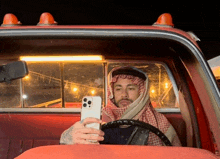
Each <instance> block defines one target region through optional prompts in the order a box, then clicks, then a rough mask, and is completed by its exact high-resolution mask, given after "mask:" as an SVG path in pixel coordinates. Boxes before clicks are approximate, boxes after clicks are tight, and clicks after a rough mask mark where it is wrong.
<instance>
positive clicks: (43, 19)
mask: <svg viewBox="0 0 220 159" xmlns="http://www.w3.org/2000/svg"><path fill="white" fill-rule="evenodd" d="M37 25H39V26H45V25H57V22H56V21H55V20H54V18H53V16H52V15H51V14H50V13H48V12H45V13H42V14H41V16H40V21H39V23H38V24H37Z"/></svg>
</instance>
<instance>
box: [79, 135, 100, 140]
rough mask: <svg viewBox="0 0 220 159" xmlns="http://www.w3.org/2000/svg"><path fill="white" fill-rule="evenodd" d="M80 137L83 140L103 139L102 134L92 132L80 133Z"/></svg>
mask: <svg viewBox="0 0 220 159" xmlns="http://www.w3.org/2000/svg"><path fill="white" fill-rule="evenodd" d="M79 138H80V139H84V140H95V141H103V140H104V137H103V136H98V135H94V134H82V135H80V136H79Z"/></svg>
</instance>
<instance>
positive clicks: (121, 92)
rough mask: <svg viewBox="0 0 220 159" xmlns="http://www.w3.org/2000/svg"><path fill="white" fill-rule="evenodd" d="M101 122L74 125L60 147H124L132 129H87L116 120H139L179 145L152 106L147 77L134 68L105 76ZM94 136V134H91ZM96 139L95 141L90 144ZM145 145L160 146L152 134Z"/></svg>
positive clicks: (89, 120)
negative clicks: (104, 99) (90, 125)
mask: <svg viewBox="0 0 220 159" xmlns="http://www.w3.org/2000/svg"><path fill="white" fill-rule="evenodd" d="M102 113H103V114H102V121H101V120H98V119H95V118H87V119H85V120H84V121H81V122H76V123H75V124H74V125H73V126H71V127H70V128H69V129H67V130H66V131H64V133H63V134H62V135H61V139H60V143H61V144H97V143H99V142H100V143H102V144H126V143H127V141H128V138H129V137H130V135H131V134H132V132H133V130H134V128H135V127H134V126H128V127H121V128H114V129H107V130H106V131H105V132H103V131H101V130H95V129H92V128H86V127H85V125H86V124H89V123H94V122H95V123H102V122H111V121H114V120H119V119H133V120H140V121H143V122H146V123H149V124H151V125H153V126H154V127H156V128H158V129H160V130H161V131H162V132H163V133H164V134H165V135H166V136H167V137H168V139H169V140H170V141H171V143H172V145H174V146H181V143H180V141H179V139H178V136H177V134H176V132H175V130H174V128H173V127H172V125H171V124H170V123H169V122H168V120H167V119H166V117H165V116H164V115H162V114H160V113H158V112H157V111H156V110H154V108H153V107H152V104H151V102H150V96H149V81H148V77H147V76H146V74H145V73H144V72H142V71H141V70H139V69H137V68H134V67H119V68H115V69H113V70H112V71H111V72H110V73H109V77H108V104H107V105H106V106H105V107H104V108H103V111H102ZM94 134H96V135H94ZM91 140H93V141H94V140H95V141H97V142H95V143H94V142H90V141H91ZM148 145H163V143H162V141H161V140H160V139H159V137H157V136H156V135H155V134H153V133H152V132H150V133H149V138H148Z"/></svg>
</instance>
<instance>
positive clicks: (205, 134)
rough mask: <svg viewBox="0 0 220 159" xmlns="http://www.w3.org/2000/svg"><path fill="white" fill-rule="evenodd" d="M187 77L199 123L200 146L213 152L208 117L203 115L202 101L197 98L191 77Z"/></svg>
mask: <svg viewBox="0 0 220 159" xmlns="http://www.w3.org/2000/svg"><path fill="white" fill-rule="evenodd" d="M187 78H188V79H187V82H188V85H189V90H190V94H191V96H192V100H193V104H194V109H195V112H196V117H197V122H198V125H199V135H200V140H201V144H202V148H203V149H206V150H209V151H211V152H213V153H215V148H214V143H213V139H212V134H211V132H210V127H209V123H208V119H207V117H206V115H205V112H204V109H203V106H202V103H201V101H200V99H199V96H198V94H197V92H196V89H195V87H194V85H193V83H192V81H191V79H190V78H189V77H187Z"/></svg>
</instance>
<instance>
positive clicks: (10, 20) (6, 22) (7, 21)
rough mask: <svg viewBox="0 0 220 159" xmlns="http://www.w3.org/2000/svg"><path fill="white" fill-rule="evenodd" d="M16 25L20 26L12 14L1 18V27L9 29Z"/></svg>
mask: <svg viewBox="0 0 220 159" xmlns="http://www.w3.org/2000/svg"><path fill="white" fill-rule="evenodd" d="M17 25H21V22H20V21H18V18H17V17H16V16H15V15H14V14H12V13H8V14H5V16H4V18H3V23H2V25H1V26H2V27H11V26H17Z"/></svg>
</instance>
